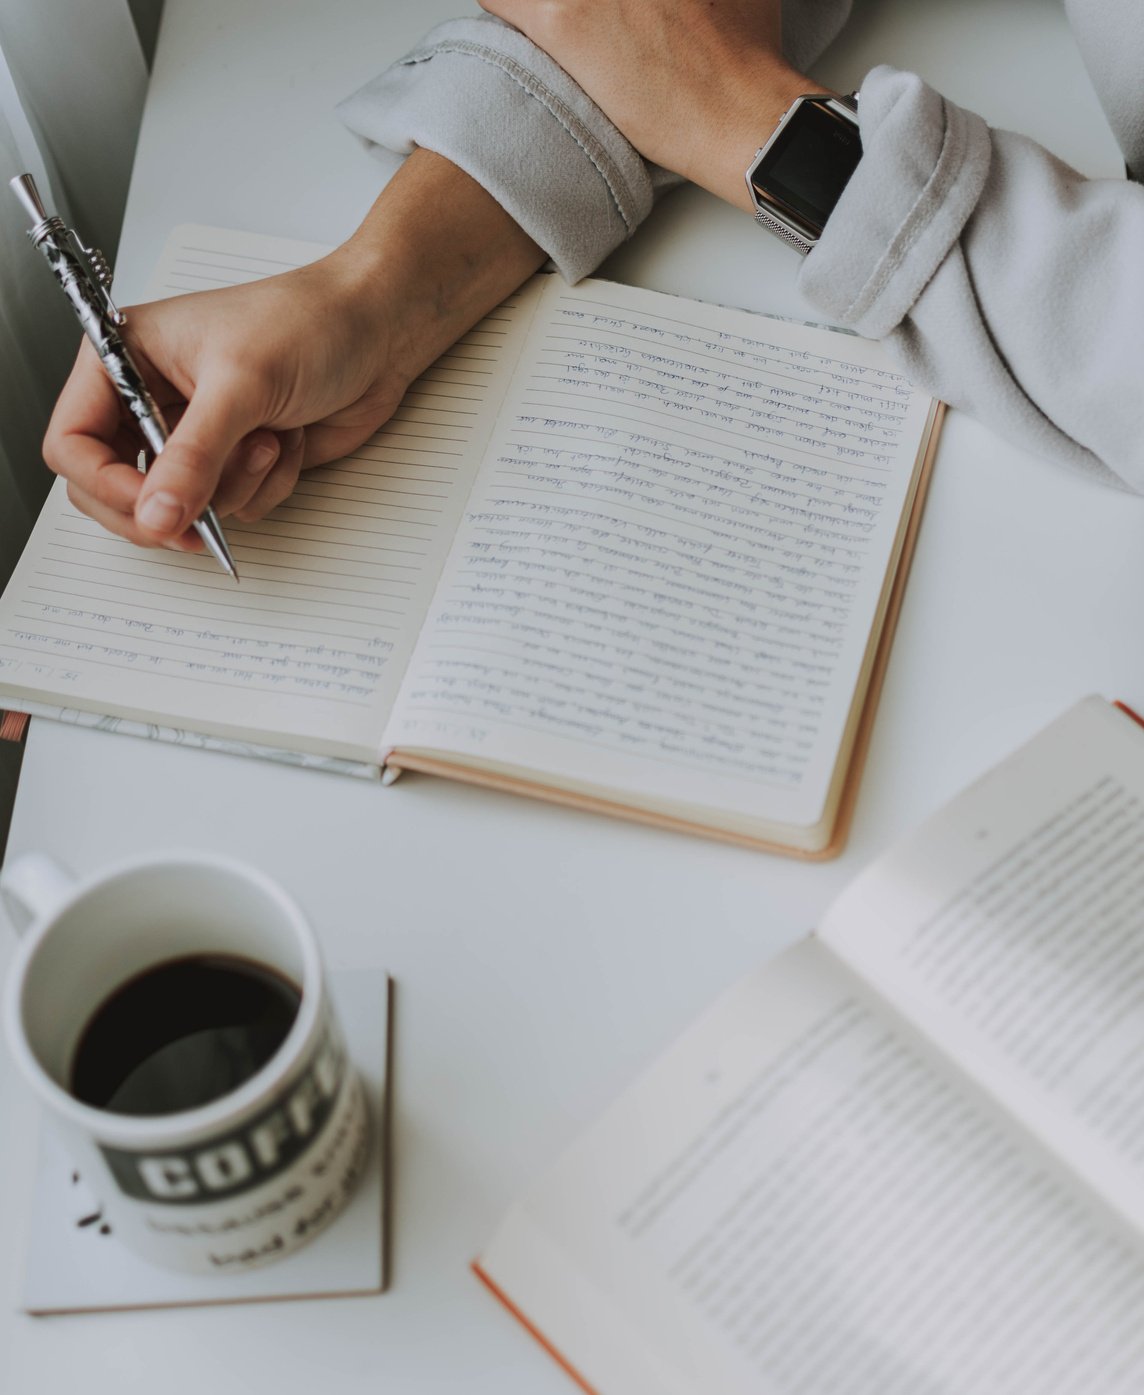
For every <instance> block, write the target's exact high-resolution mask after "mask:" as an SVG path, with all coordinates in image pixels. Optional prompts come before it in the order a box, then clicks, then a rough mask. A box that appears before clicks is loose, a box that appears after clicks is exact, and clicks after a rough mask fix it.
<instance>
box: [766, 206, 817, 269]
mask: <svg viewBox="0 0 1144 1395" xmlns="http://www.w3.org/2000/svg"><path fill="white" fill-rule="evenodd" d="M755 222H756V223H758V225H759V227H761V228H766V230H767V231H768V232H773V233H774V235H775V236H776V237H781V238H782V240H783V241H784V242H789V243H790V245H791V246H792V247H795V248H797V249H798V251H800V252H801V253H802V255H803V256H804V257H805V256H806V254H807V253H808V252H809V251H810V249H811V248H812V247H813V246H814V243H813V242H810V241H808V240H807V239H806V238H805V237H803V236H802V235H801V233H797V232H795V230H794V229H793V228H788V227H787V225H786V224H785V223H782V222H780V221H779V220H778V219H777V218H776V217H775V216H774V214H773V213H768V212H767V210H766V209H765V208H759V207H758V205H757V204H756V206H755Z"/></svg>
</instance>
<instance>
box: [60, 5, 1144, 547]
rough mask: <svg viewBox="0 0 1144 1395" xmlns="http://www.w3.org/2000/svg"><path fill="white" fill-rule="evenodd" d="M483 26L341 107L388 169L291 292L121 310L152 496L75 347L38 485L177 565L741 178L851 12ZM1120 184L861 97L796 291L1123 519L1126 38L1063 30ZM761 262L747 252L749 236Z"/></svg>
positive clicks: (107, 397) (1130, 418)
mask: <svg viewBox="0 0 1144 1395" xmlns="http://www.w3.org/2000/svg"><path fill="white" fill-rule="evenodd" d="M779 2H780V0H609V3H608V4H607V5H599V4H594V3H593V2H592V0H546V3H544V4H537V3H534V0H482V5H483V8H484V9H485V10H486V11H487V12H488V13H486V14H483V15H480V16H474V17H472V18H470V19H462V20H455V21H450V22H448V23H446V24H444V25H442V26H439V27H438V28H437V29H436V30H434V31H433V32H432V33H431V34H430V35H429V36H427V38H426V39H425V40H424V41H423V42H422V44H420V45H419V46H418V47H417V48H416V49H415V50H414V51H413V52H412V53H410V54H409V55H408V56H407V57H406V58H405V59H403V60H401V62H399V63H397V64H395V65H394V66H393V67H391V68H390V69H388V70H387V71H386V72H385V73H383V74H381V75H380V76H379V77H378V78H377V79H375V80H374V81H373V82H371V83H369V84H367V86H366V87H365V88H363V89H362V90H361V91H360V92H358V93H356V94H354V95H353V96H352V97H350V98H349V99H347V101H346V102H345V103H343V105H342V108H341V115H342V118H343V120H344V121H345V123H346V124H347V125H348V126H349V127H350V129H351V130H353V131H355V132H356V133H357V134H358V135H359V136H360V137H361V138H362V139H363V140H364V141H365V142H366V143H367V144H377V145H384V146H387V147H389V148H391V149H395V150H397V151H399V152H401V153H407V154H408V159H407V160H406V161H405V163H404V164H403V165H402V167H401V168H400V169H399V170H398V172H397V174H396V175H395V176H394V178H393V179H392V180H391V182H390V183H389V184H388V185H387V186H386V188H385V189H384V190H383V192H382V194H381V195H380V197H379V198H378V200H377V202H376V203H375V205H374V206H373V208H372V209H371V210H370V212H369V214H368V215H367V217H366V219H365V220H364V222H363V224H362V226H361V227H360V228H359V229H358V230H357V231H356V232H355V233H354V234H353V235H352V236H351V237H350V238H349V239H348V240H347V241H346V242H345V243H344V244H343V245H342V246H341V247H339V248H338V249H337V250H335V251H334V252H333V253H332V254H330V255H329V256H327V257H325V258H324V259H322V260H321V261H319V262H317V263H315V264H313V265H312V266H309V267H305V268H302V269H300V270H298V271H292V272H289V273H287V274H285V275H281V276H276V277H272V278H270V279H268V280H265V281H262V282H258V283H255V284H252V285H247V286H241V287H236V288H228V289H222V290H217V291H207V292H202V293H199V294H196V295H194V296H186V297H179V298H177V299H175V300H171V301H165V302H161V303H157V304H153V305H145V306H139V307H136V308H135V309H134V310H133V311H132V314H131V316H130V321H129V325H130V330H129V335H130V341H131V343H132V346H133V348H134V349H135V350H136V352H137V353H138V354H139V356H140V358H141V360H142V366H143V368H144V371H145V372H146V373H147V374H148V375H149V377H150V378H151V379H152V380H153V382H154V385H155V388H156V392H157V396H158V397H159V399H160V401H161V403H162V404H163V405H164V406H166V407H167V408H168V409H169V410H170V411H171V412H172V413H173V415H174V416H175V417H176V418H177V424H176V425H175V429H174V431H173V433H172V436H171V440H170V443H169V444H168V446H167V448H166V449H165V450H164V452H163V454H162V456H161V457H160V459H159V460H158V461H157V462H156V464H155V466H154V467H153V468H152V470H151V471H150V473H149V474H148V475H147V476H146V477H145V478H144V477H141V476H140V475H139V473H138V472H137V471H136V470H135V468H134V467H133V465H131V464H130V463H129V462H131V461H132V460H133V459H134V452H135V443H134V441H133V440H132V439H130V438H129V437H128V434H127V432H126V430H125V427H124V425H123V419H122V413H121V410H120V407H119V404H118V401H117V399H116V397H115V395H114V393H113V392H112V390H111V387H110V384H109V383H108V382H107V380H106V378H105V375H104V374H103V371H102V369H101V368H100V366H99V365H98V363H97V362H96V360H95V357H94V355H93V354H92V353H91V351H90V348H89V346H88V345H86V344H85V345H84V346H83V347H82V348H81V350H80V353H79V357H78V359H77V361H76V364H75V367H74V369H73V371H72V374H71V376H70V378H69V379H68V381H67V383H66V384H65V386H64V388H63V391H62V392H61V394H60V397H59V400H58V403H57V405H56V409H55V412H54V413H53V416H52V420H51V422H50V424H49V428H48V432H47V436H46V438H45V447H44V449H45V458H46V460H47V462H48V464H49V465H50V466H51V468H52V469H54V470H55V471H56V472H57V473H59V474H61V475H63V476H65V477H66V478H67V480H68V490H69V494H70V497H71V499H72V501H73V502H74V503H75V504H76V505H77V507H79V508H80V509H82V510H83V511H84V512H86V513H88V514H89V515H91V517H93V518H94V519H96V520H98V521H99V522H100V523H102V524H103V525H104V526H106V527H107V528H108V529H110V530H111V531H112V532H114V533H117V534H119V535H120V536H122V537H126V538H129V539H131V540H132V541H134V542H137V543H141V544H144V545H151V546H156V545H161V546H167V547H173V548H177V549H186V550H197V549H198V548H199V547H200V546H201V544H200V543H199V540H198V538H197V537H196V535H195V534H194V533H193V532H192V531H190V530H189V525H190V522H191V521H192V520H193V519H194V517H195V516H196V515H197V513H198V512H199V511H200V510H201V509H202V508H203V507H204V506H205V504H206V503H207V501H208V500H210V499H211V498H212V497H213V499H214V503H215V507H216V509H217V510H218V512H219V514H220V515H221V516H223V517H225V516H227V515H229V514H234V515H236V516H237V517H238V518H240V519H247V520H249V519H254V518H257V517H259V516H261V515H262V514H264V513H266V512H267V511H269V510H270V509H271V508H273V507H274V506H275V505H276V504H277V503H279V502H280V501H281V500H282V499H284V498H285V497H286V496H287V495H288V494H289V492H290V491H291V490H292V489H293V487H294V484H295V482H296V481H297V478H298V475H299V472H300V471H301V470H303V469H306V468H309V467H310V466H313V465H316V464H320V463H322V462H325V461H327V460H331V459H334V458H336V457H337V456H339V455H341V454H344V453H346V452H347V451H350V450H352V449H353V448H354V447H355V446H356V445H358V444H359V443H360V442H361V441H363V440H364V439H366V437H368V436H369V435H370V434H371V433H372V432H373V431H374V430H376V429H377V427H378V426H380V425H381V424H382V423H383V422H384V421H385V420H386V419H387V417H388V416H389V414H390V413H392V411H393V410H394V408H395V407H396V405H397V403H398V402H399V401H400V399H401V396H402V394H403V392H404V390H405V389H406V387H407V386H408V385H409V383H411V382H412V381H413V379H414V378H415V377H416V376H417V375H418V374H419V373H420V372H421V371H422V370H423V369H424V368H426V367H427V366H428V365H429V364H430V363H431V362H432V361H433V360H434V359H435V358H436V357H437V356H438V355H439V354H440V353H441V352H443V351H444V350H445V349H446V348H447V347H448V346H449V344H451V343H452V342H453V341H454V340H455V339H456V338H458V337H459V336H460V335H461V334H462V333H464V331H465V330H466V329H468V328H469V327H470V326H471V325H472V324H474V323H476V321H477V320H478V319H480V318H481V316H482V315H483V314H485V313H486V312H487V311H488V310H489V309H491V308H492V307H493V306H494V305H495V304H497V303H498V302H499V301H500V300H501V299H503V298H504V297H505V296H506V295H508V294H509V293H510V292H511V291H512V290H513V289H515V287H516V286H517V285H519V284H520V283H521V282H522V281H523V280H525V279H526V278H527V277H528V276H529V275H530V274H532V272H534V271H535V270H536V269H537V268H538V267H539V266H540V265H541V264H542V263H543V262H544V260H545V258H546V257H547V258H551V259H552V260H553V261H554V262H555V263H556V265H557V267H558V269H559V270H560V271H561V272H562V273H563V274H564V275H565V276H566V277H567V278H569V279H570V280H575V279H578V278H579V277H581V276H583V275H585V274H587V273H588V272H590V271H591V270H593V269H594V267H595V266H597V265H598V264H599V262H600V261H602V260H603V258H604V257H605V256H606V255H607V254H608V253H609V252H610V251H611V250H613V248H614V247H615V246H617V245H618V244H619V243H620V242H621V241H623V239H624V238H626V237H628V236H630V235H631V234H632V232H634V231H635V229H636V228H637V227H638V226H639V224H640V222H641V221H642V220H643V219H644V218H645V217H646V216H647V214H648V213H649V212H650V210H651V208H652V206H653V203H654V201H655V198H656V197H657V195H658V193H660V192H662V191H663V190H664V189H666V188H669V187H671V185H672V184H674V183H677V182H679V180H680V178H684V179H690V180H693V181H695V182H696V183H698V184H701V185H703V186H704V187H705V188H707V189H710V190H711V191H712V192H713V193H715V194H717V195H719V196H720V197H721V198H724V199H727V200H728V201H730V202H731V203H734V204H736V205H738V206H740V207H743V208H744V209H748V208H749V206H750V205H749V198H748V195H747V187H746V183H745V180H744V171H745V169H746V167H747V164H748V163H749V161H750V158H751V156H752V154H753V152H754V151H755V149H756V148H757V147H758V146H760V145H762V144H763V143H764V141H765V139H766V137H767V135H768V134H769V132H770V131H772V130H773V129H774V127H775V125H776V124H777V122H778V120H779V119H780V117H781V115H782V113H783V111H784V110H785V109H786V107H787V105H788V103H789V102H790V101H791V99H792V98H793V97H794V96H796V95H798V94H799V93H803V92H808V91H814V90H817V88H816V85H815V84H814V83H813V81H812V80H811V79H809V78H807V77H806V76H804V70H805V69H806V67H808V66H809V65H810V64H812V63H813V62H814V60H815V58H816V57H817V55H818V54H819V53H820V52H821V51H822V50H823V49H824V48H825V46H826V44H827V43H828V42H829V41H830V40H831V39H832V38H833V37H834V36H835V34H836V33H837V32H838V30H839V29H840V27H841V25H842V24H843V22H844V21H845V19H846V18H847V16H848V13H849V9H850V0H788V3H787V6H786V9H785V10H784V12H783V13H782V14H781V16H780V9H779ZM1066 6H1067V9H1068V12H1069V17H1070V20H1071V23H1072V25H1073V29H1074V32H1075V35H1076V38H1077V42H1078V44H1079V45H1080V48H1081V51H1082V54H1083V56H1084V58H1085V60H1086V62H1087V65H1088V68H1089V71H1090V73H1091V75H1092V78H1093V81H1094V83H1095V85H1096V87H1097V90H1098V93H1099V95H1100V97H1101V100H1102V102H1103V104H1104V108H1105V111H1106V113H1107V116H1108V119H1109V121H1110V123H1111V125H1112V127H1113V129H1114V131H1115V133H1116V135H1117V138H1118V140H1119V142H1120V146H1121V149H1122V151H1123V153H1124V156H1125V161H1126V167H1127V173H1128V175H1129V178H1128V179H1125V180H1108V179H1105V180H1100V179H1086V178H1084V177H1082V176H1081V175H1080V174H1078V173H1077V172H1075V171H1073V170H1071V169H1069V168H1068V167H1067V166H1065V165H1064V164H1062V163H1061V162H1060V161H1059V160H1057V159H1056V158H1055V157H1054V156H1053V155H1052V154H1051V153H1049V152H1048V151H1047V150H1045V149H1043V148H1041V147H1040V146H1038V145H1037V144H1035V143H1034V142H1033V141H1030V140H1028V139H1026V138H1024V137H1021V136H1018V135H1014V134H1011V133H1007V132H1003V131H995V130H990V129H989V128H988V127H987V126H986V124H985V122H984V121H983V120H982V119H981V118H980V117H978V116H976V115H974V114H972V113H970V112H968V111H965V110H963V109H962V108H960V107H958V106H956V105H955V104H954V103H952V102H950V101H949V100H948V99H946V98H944V97H942V96H941V95H940V94H939V93H937V92H936V91H934V90H933V89H932V88H930V87H929V86H927V85H926V84H925V83H924V82H923V81H922V80H921V78H919V77H917V76H914V75H911V74H907V73H901V72H897V71H894V70H893V69H890V68H886V67H880V68H875V69H874V70H873V71H872V72H871V73H870V74H868V75H867V77H866V78H865V80H864V81H863V83H862V86H861V90H860V99H859V117H860V127H861V139H862V151H863V153H862V158H861V160H860V161H859V163H858V165H857V168H856V169H855V172H854V174H853V177H852V178H851V179H850V181H849V183H848V184H847V185H846V188H845V190H844V191H843V193H842V196H841V198H840V200H839V202H838V204H837V205H836V207H835V209H834V212H833V213H832V214H831V216H830V218H829V220H828V221H827V223H826V226H825V230H824V232H823V236H822V238H821V240H820V242H819V243H818V245H817V246H816V247H815V248H814V250H813V251H812V252H811V254H810V255H809V256H808V257H807V258H806V260H805V262H803V263H802V265H801V269H800V271H799V277H800V286H801V290H802V291H803V293H804V294H805V296H806V297H807V298H808V299H809V300H810V301H811V302H812V303H813V304H814V305H815V306H817V307H818V309H819V310H820V311H821V314H822V317H823V319H825V320H827V321H830V322H833V323H836V324H841V325H844V326H847V327H850V328H853V329H855V330H856V331H858V332H859V333H861V334H864V335H867V336H869V337H871V338H877V339H882V340H884V341H885V343H886V344H887V345H888V347H889V349H890V351H891V353H892V354H894V355H895V356H896V358H897V360H898V361H899V363H900V364H901V365H902V366H903V368H904V370H905V372H906V373H907V374H908V375H909V376H910V377H911V378H912V379H913V380H914V381H915V382H916V383H917V384H918V385H919V386H921V387H923V388H924V389H925V390H927V391H928V392H930V393H932V394H934V395H936V396H940V397H943V398H945V399H946V400H947V401H949V402H951V403H953V404H954V405H956V406H958V407H962V408H964V409H965V410H967V411H969V412H972V413H974V414H976V415H977V416H979V417H980V418H982V419H983V420H985V421H986V422H988V423H990V424H991V425H993V426H994V427H995V428H996V429H997V430H999V431H1000V432H1002V433H1003V434H1005V435H1007V436H1009V437H1011V438H1013V439H1015V440H1017V441H1019V442H1021V443H1022V444H1024V445H1025V446H1026V447H1028V448H1030V449H1032V450H1035V451H1038V452H1040V453H1041V454H1042V455H1044V456H1047V457H1051V458H1054V459H1056V460H1058V461H1062V462H1064V463H1066V464H1069V465H1072V466H1074V467H1076V468H1078V469H1081V470H1084V471H1087V472H1089V473H1090V474H1092V475H1093V476H1095V477H1097V478H1099V479H1101V480H1103V481H1105V482H1108V483H1113V484H1118V485H1120V486H1122V487H1125V488H1128V489H1132V490H1137V491H1140V490H1144V430H1141V410H1140V405H1139V404H1140V400H1141V399H1140V392H1139V383H1140V381H1141V377H1142V374H1144V256H1141V254H1140V249H1141V248H1142V247H1144V188H1142V187H1141V186H1140V184H1139V183H1137V182H1135V180H1134V178H1133V176H1135V177H1137V178H1138V177H1139V176H1140V175H1141V174H1142V173H1144V89H1141V87H1140V84H1139V73H1140V71H1141V70H1142V68H1144V21H1142V20H1141V19H1140V16H1139V14H1138V12H1137V5H1136V0H1066ZM762 235H763V234H762V233H760V236H762Z"/></svg>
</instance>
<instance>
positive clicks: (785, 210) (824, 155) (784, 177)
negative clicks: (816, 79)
mask: <svg viewBox="0 0 1144 1395" xmlns="http://www.w3.org/2000/svg"><path fill="white" fill-rule="evenodd" d="M861 158H862V141H861V138H860V136H859V134H858V94H857V93H856V92H852V93H851V94H850V95H849V96H847V97H834V96H831V95H830V94H829V93H825V92H816V93H810V94H808V95H807V96H805V97H796V98H795V100H794V101H793V102H792V103H791V104H790V106H789V107H788V108H787V110H786V113H785V114H784V116H783V119H782V120H781V121H780V122H779V124H778V126H777V127H776V128H775V133H774V135H773V136H771V138H770V140H769V141H767V143H766V145H764V146H763V148H762V149H761V150H757V151H756V152H755V158H754V159H753V160H752V161H751V166H750V168H749V169H748V170H747V175H746V178H747V188H748V189H749V190H750V191H751V201H752V203H753V204H754V205H755V222H756V223H758V224H760V225H761V226H762V227H764V228H766V229H767V230H768V231H769V232H773V233H774V234H775V235H776V236H777V237H781V238H782V239H783V241H784V242H788V243H790V244H791V246H793V247H797V248H798V250H799V251H800V252H802V253H803V255H804V256H805V254H806V253H807V252H809V251H810V250H811V248H812V247H813V246H814V244H815V243H816V242H817V241H818V239H819V238H820V237H821V236H822V230H823V228H824V227H825V226H826V220H827V218H829V217H830V215H831V213H832V212H833V210H834V205H835V204H836V203H837V202H838V200H839V198H840V197H841V195H842V191H843V189H845V187H846V185H847V182H848V181H849V179H850V176H851V175H852V174H853V173H854V170H855V168H856V167H857V164H858V161H859V160H860V159H861Z"/></svg>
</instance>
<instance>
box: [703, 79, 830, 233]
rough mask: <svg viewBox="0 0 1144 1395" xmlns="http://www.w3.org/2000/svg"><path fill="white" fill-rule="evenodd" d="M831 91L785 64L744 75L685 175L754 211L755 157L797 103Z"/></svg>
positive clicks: (710, 122)
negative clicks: (749, 179) (750, 177)
mask: <svg viewBox="0 0 1144 1395" xmlns="http://www.w3.org/2000/svg"><path fill="white" fill-rule="evenodd" d="M827 90H829V89H826V88H823V87H821V86H819V85H816V84H815V83H814V81H813V80H812V79H811V78H808V77H807V76H806V75H805V74H803V73H800V72H798V71H797V70H796V69H794V68H790V67H787V66H786V65H785V64H772V65H770V66H760V67H759V68H758V69H756V70H753V71H746V72H744V73H742V74H740V75H739V76H738V77H737V79H736V81H735V82H733V83H728V84H727V85H726V86H724V87H723V89H722V92H721V99H720V102H719V103H718V106H717V107H716V108H714V109H713V111H712V113H711V116H710V117H709V118H708V119H707V120H706V121H705V122H704V124H703V127H702V130H701V131H700V133H699V136H698V139H697V140H696V141H695V143H694V145H693V147H692V150H691V153H690V157H689V164H690V168H688V169H685V170H681V171H680V172H681V173H682V174H684V175H685V176H686V177H687V178H688V179H690V180H691V181H692V182H693V183H695V184H699V185H701V186H702V187H703V188H704V189H709V190H710V191H711V193H713V194H716V195H718V197H719V198H721V199H724V200H726V202H727V203H730V204H733V205H734V206H735V207H736V208H741V209H743V210H744V212H747V213H750V212H752V211H753V204H752V202H751V196H750V192H749V191H748V189H747V184H746V180H745V179H744V175H745V173H746V171H747V169H748V167H749V166H750V163H751V160H752V159H753V157H754V154H755V152H756V151H757V150H758V149H759V148H760V147H761V146H764V145H765V144H766V143H767V141H768V140H769V139H770V137H771V136H772V135H773V134H774V131H775V128H776V127H777V126H778V124H779V122H780V121H781V120H782V118H783V115H784V114H785V112H786V110H787V108H788V107H789V106H790V104H791V103H792V102H793V101H794V100H795V98H797V97H800V96H802V95H803V94H804V93H807V92H817V91H827Z"/></svg>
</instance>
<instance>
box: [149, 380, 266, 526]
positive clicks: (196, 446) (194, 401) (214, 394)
mask: <svg viewBox="0 0 1144 1395" xmlns="http://www.w3.org/2000/svg"><path fill="white" fill-rule="evenodd" d="M236 389H237V390H236ZM261 418H262V414H261V413H260V412H259V410H258V404H257V403H256V401H255V399H254V395H253V394H251V393H244V392H242V391H241V389H240V386H239V384H237V383H236V381H235V380H234V379H233V378H231V377H228V378H227V379H226V380H225V381H224V382H222V383H219V384H218V385H217V386H216V385H213V384H212V383H211V382H210V381H207V382H203V383H200V384H199V385H198V386H197V387H196V389H195V393H194V396H193V397H192V398H191V400H190V402H189V403H188V405H187V410H186V411H185V412H184V413H183V415H182V418H181V420H180V421H179V424H178V425H177V426H176V427H175V429H174V431H172V432H171V436H170V439H169V440H168V442H167V444H166V445H165V446H164V447H163V449H162V451H161V452H160V453H159V455H158V456H157V457H156V458H155V462H154V464H153V465H152V466H151V468H150V469H149V470H148V472H147V478H146V480H145V481H144V483H143V487H142V488H141V489H140V491H139V497H138V498H137V500H136V502H135V521H136V523H137V524H138V525H139V527H140V528H142V529H143V530H145V531H146V532H148V533H152V534H155V535H156V536H157V537H163V538H174V537H178V536H179V534H180V533H182V532H184V531H185V530H186V529H187V528H189V527H190V526H191V524H192V523H194V521H195V519H196V518H198V516H199V515H200V514H201V513H202V512H203V510H204V509H205V508H206V506H207V505H208V504H209V503H210V501H211V499H212V498H213V496H214V493H215V489H216V488H217V486H218V482H219V476H220V475H221V474H222V468H223V466H224V465H225V463H226V461H227V458H228V457H229V455H230V453H231V451H232V450H233V449H234V448H235V446H236V445H237V444H238V442H239V441H240V440H242V438H243V437H244V436H245V435H246V434H247V432H249V431H252V430H254V429H255V428H256V427H258V426H261V425H262V419H261Z"/></svg>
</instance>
